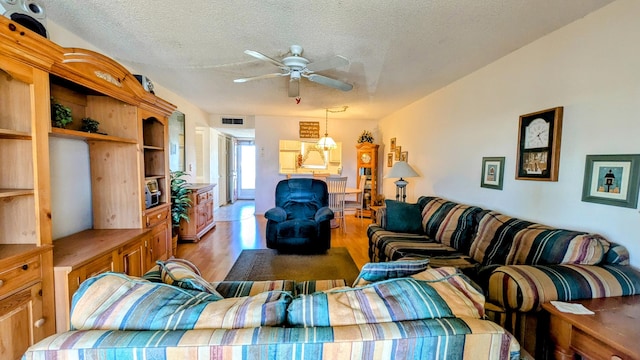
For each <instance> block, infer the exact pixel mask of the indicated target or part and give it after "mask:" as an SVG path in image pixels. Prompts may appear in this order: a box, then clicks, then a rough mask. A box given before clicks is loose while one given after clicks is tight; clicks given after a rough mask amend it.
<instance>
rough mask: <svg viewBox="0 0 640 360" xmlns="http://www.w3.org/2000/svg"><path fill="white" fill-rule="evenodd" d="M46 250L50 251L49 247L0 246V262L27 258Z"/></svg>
mask: <svg viewBox="0 0 640 360" xmlns="http://www.w3.org/2000/svg"><path fill="white" fill-rule="evenodd" d="M47 249H51V245H44V246H38V245H34V244H0V261H9V260H10V259H11V258H14V257H23V258H24V257H29V256H32V255H33V254H37V253H41V252H44V251H45V250H47Z"/></svg>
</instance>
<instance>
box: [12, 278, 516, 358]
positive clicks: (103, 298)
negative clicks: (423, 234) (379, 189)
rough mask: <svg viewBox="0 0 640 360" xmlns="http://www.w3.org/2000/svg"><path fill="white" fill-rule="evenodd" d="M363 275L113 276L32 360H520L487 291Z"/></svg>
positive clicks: (464, 283) (79, 298) (94, 285)
mask: <svg viewBox="0 0 640 360" xmlns="http://www.w3.org/2000/svg"><path fill="white" fill-rule="evenodd" d="M421 270H424V268H423V269H421ZM394 274H395V275H394V276H396V275H397V276H400V275H401V274H400V273H398V272H397V271H396V272H394ZM398 274H400V275H398ZM365 278H367V279H369V280H370V281H364V282H360V283H359V284H358V285H354V286H353V287H349V286H346V284H345V283H344V280H323V281H308V282H302V283H296V282H293V281H255V282H253V281H234V282H217V283H206V282H203V281H202V279H198V278H194V277H191V278H181V277H171V278H166V277H164V276H160V275H159V273H158V272H157V271H153V272H152V273H151V274H148V276H147V275H146V276H145V277H144V278H132V277H128V276H126V275H123V274H116V273H105V274H101V275H97V276H95V277H93V278H90V279H88V280H87V281H85V282H84V283H82V284H81V286H80V288H79V290H78V291H77V292H76V293H75V294H74V296H73V302H72V310H71V316H70V319H71V328H72V330H70V331H67V332H64V333H59V334H56V335H53V336H50V337H48V338H46V339H44V340H42V341H40V342H39V343H37V344H35V345H33V346H32V347H30V348H29V349H28V351H27V352H26V353H25V354H24V356H23V359H24V360H35V359H58V360H66V359H106V360H109V359H114V360H115V359H278V360H279V359H303V358H304V359H416V360H417V359H471V358H473V359H513V360H515V359H518V358H519V356H520V346H519V344H518V342H517V341H516V340H515V338H514V337H513V335H511V334H510V333H509V332H507V331H506V330H505V329H504V328H502V327H500V326H498V325H497V324H495V323H494V322H491V321H488V320H486V319H484V300H485V298H484V295H483V294H482V292H481V291H479V290H478V289H476V288H474V287H473V285H472V283H471V282H469V281H468V279H467V278H466V276H465V275H464V274H461V273H460V272H459V271H458V270H457V269H455V268H451V267H449V268H439V269H427V270H424V271H419V272H417V273H415V274H413V275H412V276H409V277H405V276H403V277H400V278H375V279H374V278H371V277H367V276H365Z"/></svg>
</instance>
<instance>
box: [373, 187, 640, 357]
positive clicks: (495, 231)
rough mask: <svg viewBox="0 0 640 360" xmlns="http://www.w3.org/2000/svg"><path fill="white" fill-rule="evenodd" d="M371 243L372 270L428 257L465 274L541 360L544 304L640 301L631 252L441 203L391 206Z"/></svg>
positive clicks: (591, 237)
mask: <svg viewBox="0 0 640 360" xmlns="http://www.w3.org/2000/svg"><path fill="white" fill-rule="evenodd" d="M416 212H417V214H418V215H416ZM394 213H395V214H394ZM407 219H413V221H414V222H418V223H419V224H418V225H419V226H418V227H414V226H411V224H408V223H407ZM407 230H410V231H407ZM367 235H368V237H369V257H370V259H371V261H373V262H383V261H392V260H397V259H401V258H408V257H414V258H415V257H428V258H430V263H431V266H432V267H437V266H456V267H458V268H460V269H461V270H462V271H463V272H464V273H465V274H467V275H468V276H469V277H470V278H472V279H473V280H474V281H475V282H476V283H477V284H478V285H479V286H480V287H481V288H482V289H483V290H484V293H485V295H486V297H487V302H486V304H485V307H486V314H487V317H488V318H489V319H491V320H493V321H495V322H496V323H498V324H500V325H501V326H503V327H504V328H506V329H507V330H509V331H510V332H512V333H513V334H514V335H515V336H516V338H517V339H518V341H519V342H520V345H521V346H522V347H523V349H525V350H526V351H527V352H529V353H531V354H536V358H545V357H546V356H547V355H548V350H549V349H548V344H546V343H545V341H540V340H543V339H546V338H547V336H546V334H545V326H544V325H545V321H546V319H545V317H544V316H539V315H540V314H541V312H540V310H541V305H542V303H544V302H547V301H551V300H560V301H570V300H578V299H586V298H597V297H608V296H625V295H633V294H639V293H640V273H639V272H638V271H637V270H635V269H634V268H632V267H631V266H629V254H628V252H627V250H626V248H624V247H623V246H620V245H617V244H615V243H612V242H610V241H608V240H607V239H605V238H604V237H602V236H600V235H598V234H590V233H585V232H580V231H571V230H564V229H557V228H552V227H549V226H546V225H542V224H536V223H533V222H529V221H525V220H521V219H517V218H513V217H510V216H507V215H503V214H500V213H498V212H495V211H490V210H485V209H481V208H479V207H477V206H469V205H464V204H458V203H455V202H453V201H448V200H446V199H442V198H438V197H426V196H423V197H420V198H419V199H418V201H417V203H416V204H398V203H396V202H393V201H387V207H386V208H385V209H382V211H378V213H377V219H376V223H375V224H371V225H370V226H369V228H368V230H367ZM538 325H541V326H538ZM536 340H538V341H537V343H536Z"/></svg>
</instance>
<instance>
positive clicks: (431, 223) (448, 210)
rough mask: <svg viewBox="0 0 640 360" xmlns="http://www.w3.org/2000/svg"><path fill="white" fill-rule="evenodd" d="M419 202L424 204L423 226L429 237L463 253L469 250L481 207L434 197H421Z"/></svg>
mask: <svg viewBox="0 0 640 360" xmlns="http://www.w3.org/2000/svg"><path fill="white" fill-rule="evenodd" d="M418 204H420V205H421V206H422V227H423V229H424V232H425V234H427V236H429V238H431V239H434V240H435V241H437V242H440V243H443V244H444V245H447V246H450V247H453V248H455V249H457V250H459V251H461V252H463V253H467V252H468V251H469V247H470V246H471V239H472V238H473V234H474V231H475V229H476V225H477V215H478V213H480V212H481V211H482V209H481V208H479V207H477V206H469V205H462V204H457V203H455V202H452V201H448V200H445V199H441V198H434V197H421V198H419V199H418Z"/></svg>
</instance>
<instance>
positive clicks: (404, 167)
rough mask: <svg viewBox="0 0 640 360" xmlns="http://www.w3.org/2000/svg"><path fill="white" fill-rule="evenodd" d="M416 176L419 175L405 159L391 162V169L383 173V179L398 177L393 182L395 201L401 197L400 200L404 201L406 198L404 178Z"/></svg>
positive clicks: (405, 181)
mask: <svg viewBox="0 0 640 360" xmlns="http://www.w3.org/2000/svg"><path fill="white" fill-rule="evenodd" d="M417 176H420V175H418V173H417V172H416V171H415V170H413V168H412V167H411V165H409V164H407V162H406V161H396V163H395V164H393V167H392V168H391V171H389V173H388V174H387V175H385V179H387V178H400V179H399V180H397V181H395V182H394V184H396V201H400V198H401V197H402V202H405V201H406V198H407V189H406V187H407V184H408V182H407V180H405V179H404V178H408V177H417Z"/></svg>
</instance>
